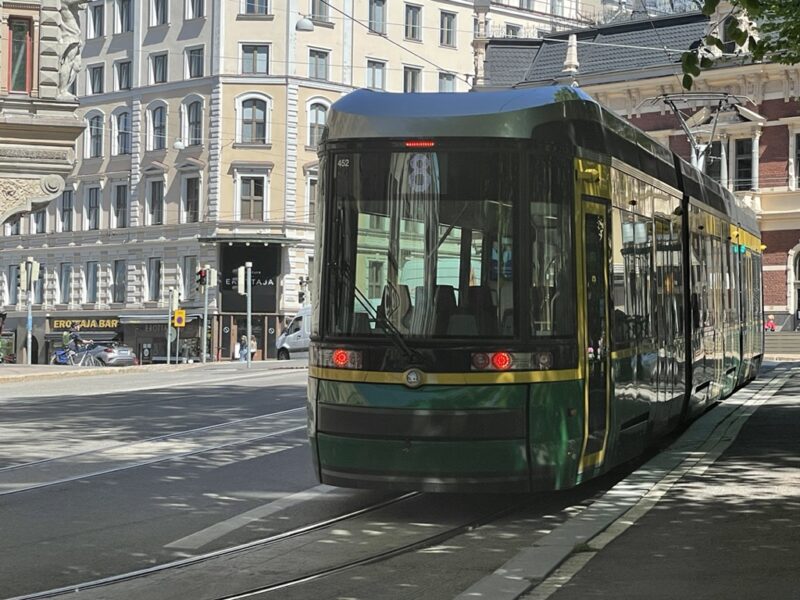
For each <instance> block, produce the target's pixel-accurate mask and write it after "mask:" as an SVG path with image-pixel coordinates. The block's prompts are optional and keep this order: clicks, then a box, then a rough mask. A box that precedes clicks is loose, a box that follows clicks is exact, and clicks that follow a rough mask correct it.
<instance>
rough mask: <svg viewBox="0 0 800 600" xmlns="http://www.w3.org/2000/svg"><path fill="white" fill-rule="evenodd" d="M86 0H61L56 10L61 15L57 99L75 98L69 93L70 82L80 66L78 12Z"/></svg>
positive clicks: (76, 74)
mask: <svg viewBox="0 0 800 600" xmlns="http://www.w3.org/2000/svg"><path fill="white" fill-rule="evenodd" d="M87 2H88V0H61V4H60V6H59V9H58V12H59V14H60V15H61V26H60V31H59V47H60V54H59V62H58V95H57V96H56V99H57V100H75V95H74V94H72V93H70V91H69V88H70V86H71V85H72V82H73V81H75V79H76V78H77V77H78V72H79V71H80V68H81V48H82V46H83V43H82V41H81V27H80V22H79V19H78V12H79V11H80V10H81V8H83V7H84V6H85V5H86V4H87Z"/></svg>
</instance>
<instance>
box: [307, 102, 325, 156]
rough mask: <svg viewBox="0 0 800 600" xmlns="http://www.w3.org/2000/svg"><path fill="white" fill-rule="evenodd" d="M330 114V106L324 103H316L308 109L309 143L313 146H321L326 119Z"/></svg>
mask: <svg viewBox="0 0 800 600" xmlns="http://www.w3.org/2000/svg"><path fill="white" fill-rule="evenodd" d="M327 116H328V107H327V106H325V105H324V104H320V103H318V102H317V103H314V104H312V105H311V108H310V109H309V111H308V145H309V147H311V148H316V147H317V146H319V143H320V140H322V132H323V131H324V130H325V121H326V118H327Z"/></svg>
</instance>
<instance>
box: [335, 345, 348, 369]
mask: <svg viewBox="0 0 800 600" xmlns="http://www.w3.org/2000/svg"><path fill="white" fill-rule="evenodd" d="M331 360H332V361H333V364H334V365H335V366H337V367H339V368H341V367H344V366H347V363H348V362H350V357H349V356H348V355H347V350H341V349H340V350H334V351H333V355H331Z"/></svg>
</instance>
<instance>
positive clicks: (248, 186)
mask: <svg viewBox="0 0 800 600" xmlns="http://www.w3.org/2000/svg"><path fill="white" fill-rule="evenodd" d="M551 6H557V7H558V14H554V13H553V11H551V10H550V8H551ZM579 9H580V6H579V3H578V2H577V1H576V0H569V1H567V0H564V1H563V2H552V3H551V2H549V1H545V0H530V1H526V2H525V3H520V2H518V1H515V2H510V1H504V2H495V3H492V6H491V10H490V17H491V19H492V28H493V31H496V32H497V33H498V34H500V35H506V36H509V37H513V36H517V35H521V34H522V33H524V32H533V34H537V33H538V34H542V33H543V32H549V31H552V30H559V29H567V28H573V27H575V26H576V25H578V24H580V23H581V22H582V21H581V18H580V14H581V10H579ZM303 18H305V19H306V21H307V22H308V23H310V24H311V26H312V27H313V31H302V30H298V22H299V21H301V19H303ZM474 18H475V15H474V10H473V1H472V0H432V1H430V2H425V3H414V2H408V3H405V2H402V3H401V2H387V1H386V0H337V1H336V2H318V1H316V0H313V1H312V0H302V1H301V0H286V1H278V0H269V1H268V0H263V1H261V0H259V1H251V0H247V1H245V0H226V1H224V2H220V1H216V0H214V1H212V0H148V1H147V2H145V1H138V2H136V1H134V0H89V1H88V2H87V3H86V4H85V9H84V12H83V13H82V15H81V19H82V22H83V23H84V27H83V28H82V31H83V35H82V41H83V43H84V49H83V70H82V71H81V73H80V74H79V76H78V79H77V86H76V91H77V94H78V96H79V97H80V99H81V108H80V114H81V117H82V119H83V126H84V134H83V136H82V138H81V139H80V141H79V142H78V144H77V145H76V152H77V165H76V167H75V169H74V171H73V172H72V174H71V176H70V177H69V179H68V182H67V186H66V189H65V190H64V193H63V194H62V195H61V197H60V198H59V199H58V200H57V201H56V202H53V203H52V204H51V205H50V206H48V207H47V208H46V209H43V210H41V211H35V212H34V213H32V214H31V215H30V216H23V217H22V219H21V220H20V221H19V222H15V224H14V225H13V226H12V227H9V226H6V228H5V231H4V236H3V237H2V238H0V304H5V305H6V307H7V308H8V309H9V310H10V315H11V317H10V318H11V319H16V321H15V322H16V323H20V322H21V321H22V320H24V315H23V309H24V305H23V301H22V299H21V297H20V296H19V294H16V292H15V289H14V285H13V281H11V270H13V265H15V264H17V263H18V262H19V261H20V260H21V259H23V258H24V257H25V256H34V257H35V258H36V259H37V260H39V261H40V262H41V263H42V264H43V265H44V269H43V270H42V274H41V281H40V282H37V287H36V292H35V297H34V322H35V325H34V329H35V335H36V338H37V339H38V340H41V341H42V342H43V343H41V344H40V348H41V351H40V355H39V359H40V360H44V359H46V357H47V356H49V355H50V351H51V350H52V348H53V347H54V346H55V345H56V344H58V343H59V340H60V331H61V330H62V329H63V328H64V327H65V326H68V325H69V323H71V322H72V321H75V320H77V321H82V322H85V324H86V325H87V326H88V327H87V329H88V332H87V337H91V338H93V339H108V338H117V339H123V340H124V341H125V342H126V343H128V344H129V345H131V346H132V347H133V348H134V350H135V351H136V353H137V354H138V355H139V356H141V357H143V358H145V357H147V358H149V359H150V360H160V359H163V357H164V356H165V355H166V333H167V325H166V321H167V303H168V297H169V290H170V289H173V290H174V292H175V293H176V294H178V295H180V297H181V305H182V306H183V307H184V308H185V309H186V310H187V317H188V327H187V329H186V331H184V332H183V333H182V343H181V348H182V351H181V353H180V354H181V356H182V357H185V358H187V359H189V358H197V355H198V352H199V348H200V346H201V336H202V331H201V327H200V326H199V323H200V315H201V314H202V309H203V300H204V299H203V298H201V296H200V294H199V293H197V291H196V290H195V273H196V271H197V268H198V267H199V266H201V265H205V264H208V265H210V266H211V267H213V268H216V269H218V271H219V279H218V286H217V287H215V288H213V289H211V290H210V314H211V315H212V319H211V320H212V321H213V328H212V329H213V330H212V332H211V336H210V337H211V344H210V346H209V347H210V348H211V349H212V355H213V356H214V357H218V358H227V357H230V356H231V354H232V350H233V348H234V344H235V341H236V339H237V338H238V336H239V334H240V332H241V330H242V329H243V327H244V323H245V316H244V314H243V313H244V311H245V308H244V303H243V301H242V299H241V297H239V296H238V295H237V294H236V291H235V288H236V286H235V283H236V281H235V276H234V274H235V271H236V267H238V266H239V265H241V264H242V263H243V262H244V261H246V260H250V261H253V262H254V263H255V264H254V270H255V272H256V277H257V285H256V290H257V293H256V294H255V297H254V313H255V318H254V321H253V322H254V332H255V335H256V338H257V346H258V353H257V357H263V356H265V355H269V354H270V353H272V352H274V340H275V337H276V336H277V334H278V333H279V330H280V328H281V326H282V323H283V317H284V315H287V314H291V313H294V312H295V311H296V310H297V309H298V308H299V307H300V306H301V304H302V303H303V301H301V297H303V296H305V298H304V301H305V302H308V300H309V296H308V292H309V289H308V285H307V281H308V276H309V273H310V272H311V270H310V264H311V263H312V262H313V258H314V257H313V238H314V203H315V198H316V189H317V163H318V158H317V154H316V152H317V142H318V140H319V137H320V135H321V134H322V131H323V129H324V125H325V119H326V115H327V111H328V109H329V107H330V105H331V104H332V103H333V102H334V101H336V99H337V98H339V97H340V96H342V95H343V94H345V93H347V92H349V91H351V90H353V89H355V88H359V87H369V88H373V89H378V90H386V91H394V92H400V91H409V92H426V91H467V90H468V89H469V88H470V85H471V79H470V77H468V74H471V73H473V71H474V66H473V53H472V45H471V43H472V40H473V32H474V24H473V23H474ZM308 23H306V25H308ZM306 28H307V26H306ZM265 350H266V351H265Z"/></svg>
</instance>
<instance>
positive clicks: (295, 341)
mask: <svg viewBox="0 0 800 600" xmlns="http://www.w3.org/2000/svg"><path fill="white" fill-rule="evenodd" d="M310 337H311V307H310V306H304V307H303V308H301V309H300V311H299V312H298V313H297V315H295V317H294V319H292V322H291V323H289V326H288V327H287V328H286V329H284V330H283V333H281V334H280V335H279V336H278V339H277V340H275V347H276V348H277V349H278V360H289V359H290V358H292V357H293V356H295V357H296V355H297V354H304V353H307V352H308V343H309V340H310Z"/></svg>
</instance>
